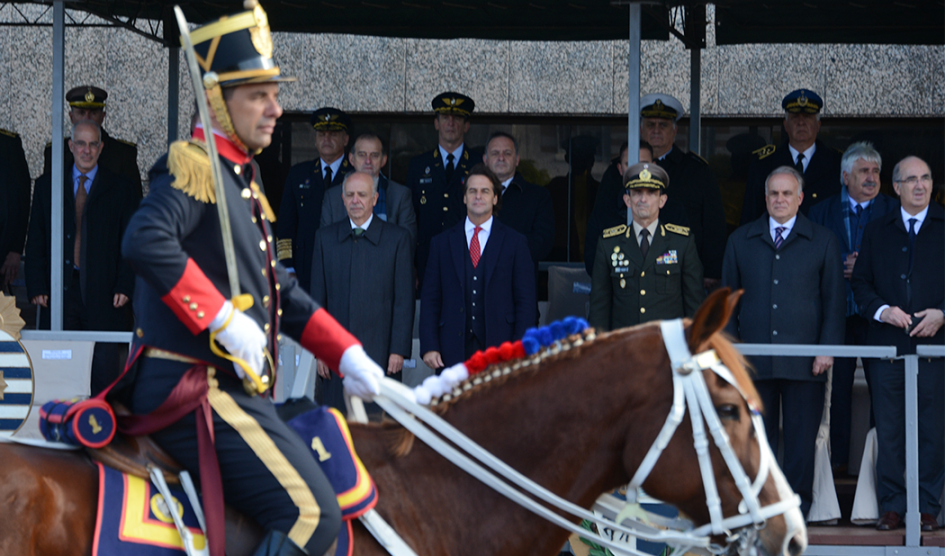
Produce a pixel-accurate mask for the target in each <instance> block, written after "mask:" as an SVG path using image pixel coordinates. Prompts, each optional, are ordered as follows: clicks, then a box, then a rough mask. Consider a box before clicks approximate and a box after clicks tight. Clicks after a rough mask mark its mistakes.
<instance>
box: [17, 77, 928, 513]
mask: <svg viewBox="0 0 945 556" xmlns="http://www.w3.org/2000/svg"><path fill="white" fill-rule="evenodd" d="M106 99H107V93H106V92H105V91H103V90H102V89H100V88H97V87H93V86H82V87H77V88H75V89H72V90H71V91H69V92H68V93H67V95H66V100H67V102H68V103H69V106H70V112H69V117H70V119H71V122H72V124H73V125H72V129H71V136H70V137H68V138H66V139H65V160H64V166H63V169H64V170H63V173H64V175H63V180H64V189H63V203H64V204H63V206H64V210H63V215H64V221H63V228H62V229H63V241H64V244H63V260H62V261H51V260H50V245H51V240H50V231H51V224H50V222H49V215H50V214H51V212H50V202H51V201H50V192H51V183H50V182H51V180H50V173H51V172H50V169H51V163H50V159H51V149H50V148H49V146H47V149H46V153H45V154H46V156H45V161H44V173H43V175H42V176H41V177H40V178H39V179H37V181H36V186H35V190H34V192H33V194H32V203H31V202H30V176H29V170H28V168H27V165H26V159H25V157H24V156H23V148H22V144H21V142H20V139H19V137H18V136H17V135H16V134H14V133H11V132H7V131H4V130H0V160H2V162H3V164H4V168H5V171H6V176H5V178H4V180H3V183H2V189H3V199H4V206H3V216H4V219H3V222H2V230H0V260H2V267H0V274H2V277H3V282H4V284H5V285H7V284H9V283H10V282H11V281H12V280H13V279H14V278H15V277H16V275H17V272H18V270H19V266H20V259H21V254H24V253H25V263H26V265H25V269H26V275H25V278H26V287H27V293H28V298H29V300H30V301H31V303H32V304H34V305H36V306H38V307H41V308H48V307H49V306H50V304H49V299H50V296H51V295H56V293H57V292H51V291H50V272H51V269H53V268H62V269H63V270H64V278H65V279H64V281H63V295H64V303H65V313H64V327H65V328H66V329H70V330H132V329H133V324H134V323H133V322H132V321H133V319H132V313H131V303H130V300H131V299H132V298H133V293H134V291H133V290H134V278H133V273H132V271H131V269H130V267H129V266H128V264H127V262H126V261H124V260H123V259H122V256H121V238H122V236H123V234H124V231H125V228H126V227H127V226H128V223H129V220H130V219H131V216H132V214H134V212H135V211H136V209H137V208H138V205H139V203H140V202H141V200H142V187H141V183H142V182H141V177H140V174H139V172H138V166H137V151H136V149H135V147H134V145H133V144H130V143H126V142H124V141H121V140H118V139H115V138H114V137H112V136H110V135H108V133H107V132H106V131H105V129H104V127H103V124H104V120H105V115H106V111H105V106H106ZM641 107H642V108H641V114H640V135H641V149H640V151H639V156H638V160H639V162H638V163H635V164H632V165H631V164H628V149H627V146H626V145H624V146H623V147H622V148H621V150H620V152H619V153H617V156H616V158H615V159H614V160H613V163H612V164H611V165H610V167H608V169H607V171H606V172H605V173H604V175H603V177H602V179H601V181H600V182H597V181H596V180H594V178H593V177H591V175H590V167H591V166H592V165H593V150H594V148H596V145H595V146H591V148H590V152H591V156H590V158H589V157H588V150H589V149H588V145H584V144H582V141H581V138H580V137H578V138H574V139H573V140H571V141H569V142H567V143H566V145H565V147H566V152H567V157H568V161H569V164H570V175H569V176H568V177H567V179H564V180H563V181H562V180H559V181H560V183H558V182H556V181H555V180H552V183H549V184H548V186H547V187H542V186H539V185H536V184H533V183H530V182H529V181H527V180H526V179H525V178H524V177H523V176H522V174H521V172H519V171H518V166H519V163H520V157H519V144H518V138H516V137H514V136H513V135H511V134H508V133H505V132H497V133H494V134H493V135H492V136H491V137H490V138H489V140H488V142H487V144H486V145H485V147H484V149H482V150H480V149H477V148H474V147H471V146H469V145H467V144H466V142H465V138H466V135H467V133H468V131H469V128H470V119H471V117H472V114H473V112H474V110H475V102H474V100H473V99H471V98H469V97H467V96H465V95H462V94H459V93H451V92H450V93H443V94H440V95H438V96H436V97H435V98H434V99H433V100H432V109H433V112H434V117H433V125H434V128H435V130H436V132H437V139H438V140H437V144H436V145H435V146H432V148H431V149H430V150H429V151H426V152H423V153H422V154H420V155H418V156H416V157H414V158H413V159H412V160H411V161H410V165H409V170H408V172H407V179H406V183H404V184H399V183H396V182H394V181H393V180H391V179H390V178H389V177H387V176H385V175H384V174H383V172H382V170H383V169H384V167H385V166H386V164H387V158H388V146H387V145H385V144H384V142H383V140H382V139H381V138H380V137H378V136H377V135H374V134H370V133H365V134H361V135H357V136H353V135H352V124H351V119H350V118H349V117H348V115H346V114H345V113H344V112H342V111H340V110H337V109H335V108H330V107H325V108H321V109H319V110H316V111H315V112H314V113H313V115H312V117H311V124H312V128H313V131H314V136H315V145H316V147H317V150H318V157H317V158H316V159H314V160H310V161H305V162H302V163H299V164H296V165H294V166H292V168H291V170H290V171H289V173H288V177H287V179H286V181H285V184H284V188H283V193H282V197H281V203H280V206H279V207H278V209H279V210H278V218H277V220H276V222H275V232H276V233H275V235H276V238H275V242H276V246H277V258H278V260H279V261H280V262H281V263H282V265H283V266H284V267H285V268H286V269H287V270H288V272H289V273H290V274H292V275H295V276H296V277H297V279H298V282H299V284H300V286H301V288H302V289H304V290H305V291H307V292H309V293H310V295H311V296H312V298H313V299H315V301H317V302H318V303H319V304H320V305H321V306H322V307H325V308H326V309H327V310H328V311H329V313H331V314H332V315H333V316H334V317H335V318H336V319H337V320H338V321H339V322H340V323H341V324H342V325H343V326H344V327H345V328H347V329H348V330H350V331H351V332H352V333H353V334H354V335H355V336H356V337H357V338H358V339H359V340H360V341H361V342H362V344H363V346H364V349H365V351H366V352H367V354H368V355H369V356H370V357H371V358H372V359H373V360H374V361H375V362H376V363H377V364H378V365H380V367H381V368H382V369H385V370H386V372H387V373H388V374H389V375H391V376H393V377H400V376H401V374H402V371H403V368H404V365H405V361H406V360H409V359H410V357H411V351H412V337H413V329H414V311H415V299H417V298H419V299H420V312H419V327H418V328H419V339H420V355H421V357H422V359H423V361H424V362H425V363H426V365H428V366H429V367H430V368H431V369H434V371H436V372H439V371H441V370H442V369H444V368H446V367H449V366H451V365H454V364H456V363H459V362H461V361H463V360H465V359H466V358H468V357H469V356H470V355H471V354H472V353H474V352H475V351H477V350H480V349H484V348H487V347H490V346H495V345H498V344H500V343H502V342H504V341H509V340H516V339H518V338H520V337H521V336H522V334H523V333H524V332H525V330H526V329H527V328H529V327H531V326H534V325H535V324H536V323H537V322H538V318H539V315H538V302H537V286H538V263H539V261H542V260H546V259H548V258H549V256H551V255H552V254H553V253H554V252H555V251H556V250H559V251H560V250H565V251H566V250H568V249H570V250H571V251H572V252H574V253H580V254H581V255H582V256H583V260H584V263H585V265H586V269H587V272H588V274H589V275H590V276H591V280H592V288H591V293H590V303H589V314H588V315H587V316H588V319H589V321H590V323H591V324H592V325H593V326H596V327H597V328H599V329H602V330H611V329H616V328H620V327H625V326H632V325H636V324H640V323H643V322H647V321H651V320H656V319H665V318H676V317H683V316H691V315H692V314H693V313H694V312H695V310H696V308H697V307H698V306H699V304H700V303H701V302H702V300H703V299H704V297H705V295H706V293H707V292H709V291H711V290H713V289H715V288H717V287H720V286H723V287H730V288H733V289H739V288H741V289H744V291H745V293H744V295H743V297H742V298H741V301H740V303H739V306H738V308H737V309H736V312H735V316H734V317H733V318H732V320H731V322H730V323H729V328H728V332H729V333H731V334H732V335H733V336H734V337H735V338H737V339H739V340H741V341H744V342H751V343H782V344H825V345H827V344H830V345H837V344H846V345H895V346H896V347H897V348H898V353H900V354H909V353H915V349H916V345H919V344H925V343H935V344H942V343H943V339H945V336H943V334H945V333H943V329H942V324H943V320H945V278H943V276H945V273H943V267H945V213H943V209H942V207H941V206H940V205H939V204H937V203H935V202H931V201H932V199H933V182H932V176H931V170H930V168H929V165H928V164H927V163H926V162H925V161H923V160H921V159H919V158H916V157H906V158H904V159H903V160H900V161H896V164H895V167H894V169H893V172H892V187H893V190H894V191H895V193H896V195H897V197H898V198H896V197H892V196H887V195H884V194H882V193H881V192H880V170H881V168H882V164H883V161H882V156H881V154H880V153H879V152H878V151H877V150H876V149H875V148H874V147H873V146H872V145H871V144H870V143H866V142H860V143H854V144H852V145H850V146H849V147H848V148H847V149H846V151H845V152H839V151H836V150H834V149H832V148H830V147H828V146H827V145H825V144H824V143H823V142H822V141H821V140H819V139H818V132H819V130H820V113H821V109H822V108H823V100H822V99H821V97H820V96H818V95H817V94H816V93H815V92H813V91H809V90H806V89H801V90H797V91H794V92H792V93H790V94H788V95H787V96H786V97H785V98H784V99H783V101H782V108H783V109H784V122H783V124H784V129H785V131H786V135H787V141H785V143H784V144H782V145H767V146H764V147H761V148H759V149H757V150H756V151H754V152H753V153H752V160H751V163H750V166H749V171H748V176H747V182H746V186H745V194H744V202H743V208H742V211H741V226H740V227H738V228H737V229H736V230H735V231H734V232H733V233H731V234H729V233H728V230H727V227H726V219H725V211H724V209H723V203H722V196H721V194H720V190H719V187H718V185H717V184H716V182H715V178H714V177H713V175H712V173H711V172H710V170H709V167H708V165H707V164H706V162H705V161H704V160H703V159H701V158H700V157H699V156H698V155H696V154H694V153H690V152H686V151H685V150H683V149H682V148H680V147H678V146H677V145H676V144H675V139H676V124H677V121H678V120H679V119H680V118H681V117H682V116H683V107H682V105H681V104H680V103H679V101H678V100H676V99H675V98H673V97H671V96H669V95H665V94H651V95H646V96H645V97H643V98H642V99H641ZM352 139H353V140H352ZM252 164H255V163H252ZM247 168H249V166H248V165H247ZM247 171H248V170H247ZM236 173H237V174H239V173H240V169H239V168H237V170H236ZM258 174H259V173H258V172H256V174H255V175H258ZM245 191H249V190H248V189H247V190H245ZM272 208H276V207H268V206H267V207H266V210H267V211H270V212H272V210H271V209H272ZM628 212H629V217H628ZM572 220H573V221H574V222H575V223H576V224H578V225H576V226H571V225H567V226H563V227H562V225H561V224H562V223H564V222H571V221H572ZM27 231H28V232H29V233H28V235H27ZM27 238H28V239H27ZM24 246H25V250H24ZM261 248H262V246H261ZM273 264H275V263H273ZM60 265H62V266H60ZM264 274H265V270H264ZM265 302H266V303H268V300H267V301H265ZM39 320H40V321H41V324H42V325H43V326H45V327H48V320H49V319H48V311H41V312H40V319H39ZM139 330H140V328H139ZM124 357H125V353H122V352H121V350H120V349H118V348H117V347H115V346H110V345H108V344H99V345H98V346H96V348H95V352H94V357H93V371H92V391H93V393H95V392H97V391H99V390H101V389H103V388H104V387H105V386H107V385H108V383H109V382H110V381H111V380H112V379H113V378H114V377H115V376H116V374H117V371H118V368H119V367H120V365H121V361H122V359H123V358H124ZM751 363H752V364H753V366H754V369H755V383H756V386H757V387H758V391H759V394H760V395H761V398H762V400H763V402H764V405H765V407H766V411H767V415H768V419H767V420H766V426H767V434H768V438H769V442H771V444H772V445H773V446H778V443H779V439H780V440H781V441H783V446H784V454H783V461H784V466H783V468H784V472H785V475H786V477H787V478H788V480H789V482H790V483H791V485H792V487H793V488H794V490H795V491H796V492H798V493H799V494H800V496H801V499H802V510H803V511H804V512H805V513H806V512H807V511H808V510H809V508H810V504H811V497H812V485H813V470H814V451H815V440H816V435H817V430H818V427H819V424H820V421H821V412H822V408H823V406H824V395H825V383H826V381H827V379H828V374H832V399H831V454H832V456H831V458H832V463H833V465H834V468H835V472H837V473H843V472H845V470H846V466H847V463H848V459H849V444H850V415H851V410H852V408H851V399H852V385H853V377H854V372H855V370H856V359H855V358H846V359H841V358H838V359H834V358H832V357H822V356H818V357H785V358H770V357H753V358H752V359H751ZM863 363H864V367H865V370H866V377H867V380H868V382H869V385H870V391H871V400H872V418H873V419H874V420H875V424H876V428H877V434H878V442H879V445H880V449H879V458H878V463H877V473H878V494H879V499H880V503H881V512H882V517H881V519H880V521H879V523H878V525H877V527H878V528H880V529H894V528H896V527H898V526H899V525H900V521H901V519H902V516H903V514H904V512H905V486H904V481H903V469H904V445H903V440H902V438H903V434H902V433H903V430H904V427H905V420H904V407H903V405H904V401H903V400H904V393H903V388H904V385H903V373H902V371H903V362H902V361H901V360H891V361H879V360H864V362H863ZM335 370H337V369H335ZM828 370H830V371H831V373H828ZM332 376H333V375H332V374H331V372H330V369H329V368H328V367H327V365H326V364H325V363H323V362H319V364H318V379H317V381H318V382H317V384H318V387H317V392H318V396H319V401H321V402H322V403H325V404H328V405H332V406H335V407H339V408H342V409H343V408H344V398H343V388H342V386H341V382H340V379H339V378H338V377H337V376H335V378H332ZM943 400H945V373H943V363H942V361H941V360H923V361H922V362H921V363H920V371H919V411H920V421H919V445H920V467H919V473H920V511H921V512H922V518H921V524H922V528H923V530H933V529H936V528H937V527H938V524H937V523H936V522H935V517H934V516H937V515H938V514H939V512H940V511H941V507H940V502H939V496H940V495H941V493H942V491H943V480H945V447H943V437H945V415H943V412H942V411H941V407H942V404H943ZM374 409H375V410H376V408H374ZM779 412H780V413H781V414H782V415H783V426H781V427H779V422H778V419H777V416H778V414H779ZM772 416H773V418H772Z"/></svg>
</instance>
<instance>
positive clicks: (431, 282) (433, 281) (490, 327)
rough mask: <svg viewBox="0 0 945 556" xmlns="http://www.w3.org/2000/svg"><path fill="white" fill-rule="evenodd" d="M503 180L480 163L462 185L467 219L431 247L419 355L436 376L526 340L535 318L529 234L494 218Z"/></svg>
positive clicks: (424, 290) (423, 296)
mask: <svg viewBox="0 0 945 556" xmlns="http://www.w3.org/2000/svg"><path fill="white" fill-rule="evenodd" d="M500 187H501V183H500V182H499V179H498V178H497V177H496V175H495V174H494V173H492V171H491V170H489V169H488V168H487V167H486V166H485V165H484V164H477V165H476V166H474V167H473V168H472V169H471V170H470V171H469V175H468V176H467V177H466V180H465V182H464V184H463V203H464V204H465V205H466V218H465V221H464V222H461V223H459V224H457V225H455V226H453V227H451V228H449V229H447V230H446V231H445V232H443V233H442V234H439V235H437V236H434V237H433V239H432V241H431V242H430V258H429V260H428V262H427V267H426V274H425V276H424V280H423V288H422V290H421V293H420V353H422V354H423V362H424V363H426V364H427V366H428V367H430V368H431V369H434V370H435V371H437V372H439V370H441V369H443V368H444V367H448V366H451V365H455V364H456V363H459V362H461V361H464V360H465V359H467V358H468V357H469V356H470V355H472V354H473V353H475V352H476V351H477V350H481V349H485V348H488V347H491V346H498V345H499V344H501V343H502V342H506V341H514V340H517V339H519V338H521V337H522V335H523V334H524V333H525V330H526V329H528V327H530V326H532V325H534V323H535V321H536V320H537V315H536V312H535V311H536V307H537V303H536V294H535V270H534V265H533V264H532V259H531V255H530V254H529V251H528V240H527V239H526V238H525V236H524V235H522V234H520V233H518V232H516V231H515V230H513V229H512V228H510V227H508V226H505V225H504V224H502V223H501V222H499V221H498V220H497V219H496V218H494V217H493V216H494V215H495V213H496V212H497V211H498V210H499V209H500V208H501V196H500V195H499V188H500Z"/></svg>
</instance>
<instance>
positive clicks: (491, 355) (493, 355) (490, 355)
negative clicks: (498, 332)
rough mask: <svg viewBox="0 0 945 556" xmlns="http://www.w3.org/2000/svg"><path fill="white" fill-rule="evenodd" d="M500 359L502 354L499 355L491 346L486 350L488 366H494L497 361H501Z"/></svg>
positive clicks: (497, 350) (495, 348)
mask: <svg viewBox="0 0 945 556" xmlns="http://www.w3.org/2000/svg"><path fill="white" fill-rule="evenodd" d="M501 357H502V354H501V353H499V348H497V347H495V346H492V347H490V348H489V349H487V350H486V361H487V362H488V363H489V364H490V365H494V364H495V363H498V362H499V361H501V360H502V359H501Z"/></svg>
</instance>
